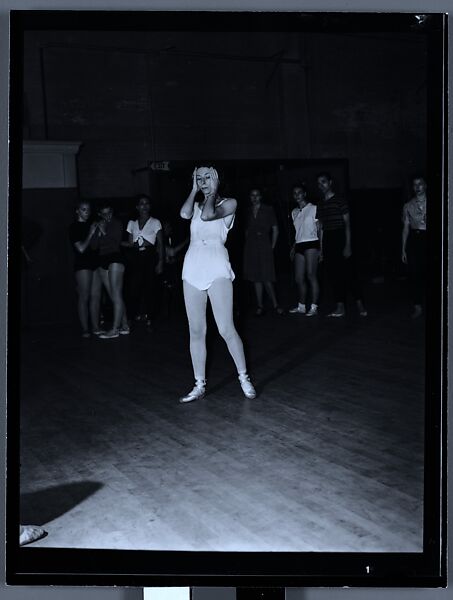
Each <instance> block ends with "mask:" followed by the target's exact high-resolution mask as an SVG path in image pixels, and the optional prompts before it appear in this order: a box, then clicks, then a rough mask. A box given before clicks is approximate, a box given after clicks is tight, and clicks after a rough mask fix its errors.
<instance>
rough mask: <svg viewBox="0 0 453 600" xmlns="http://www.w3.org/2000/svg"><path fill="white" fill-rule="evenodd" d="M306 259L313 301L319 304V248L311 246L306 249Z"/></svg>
mask: <svg viewBox="0 0 453 600" xmlns="http://www.w3.org/2000/svg"><path fill="white" fill-rule="evenodd" d="M305 261H306V269H307V279H308V281H309V283H310V288H311V301H312V303H313V304H316V305H317V304H318V301H319V282H318V264H319V250H316V249H315V248H309V249H308V250H305Z"/></svg>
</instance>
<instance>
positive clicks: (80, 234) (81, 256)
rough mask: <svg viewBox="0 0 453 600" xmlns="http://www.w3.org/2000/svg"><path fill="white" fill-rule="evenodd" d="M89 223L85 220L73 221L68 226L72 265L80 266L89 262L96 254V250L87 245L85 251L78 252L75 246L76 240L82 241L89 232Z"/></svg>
mask: <svg viewBox="0 0 453 600" xmlns="http://www.w3.org/2000/svg"><path fill="white" fill-rule="evenodd" d="M90 227H91V223H89V222H86V221H74V223H71V225H70V226H69V232H68V233H69V241H70V242H71V247H72V250H73V252H74V267H75V268H79V267H80V268H81V267H84V266H86V265H88V264H90V263H91V262H92V261H93V260H94V258H95V257H96V256H97V252H95V251H94V250H93V248H92V247H91V246H90V245H88V246H87V248H86V250H85V252H79V251H78V250H77V248H76V247H75V244H76V243H77V242H84V241H85V240H86V239H87V237H88V234H89V233H90Z"/></svg>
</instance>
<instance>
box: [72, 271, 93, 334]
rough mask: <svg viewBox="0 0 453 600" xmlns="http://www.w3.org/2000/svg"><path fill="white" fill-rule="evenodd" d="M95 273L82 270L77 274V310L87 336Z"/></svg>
mask: <svg viewBox="0 0 453 600" xmlns="http://www.w3.org/2000/svg"><path fill="white" fill-rule="evenodd" d="M92 277H93V272H92V271H90V270H89V269H82V270H80V271H76V272H75V278H76V282H77V295H78V301H77V309H78V313H79V319H80V324H81V325H82V330H83V332H84V333H85V334H88V332H89V327H88V302H89V298H90V289H91V279H92Z"/></svg>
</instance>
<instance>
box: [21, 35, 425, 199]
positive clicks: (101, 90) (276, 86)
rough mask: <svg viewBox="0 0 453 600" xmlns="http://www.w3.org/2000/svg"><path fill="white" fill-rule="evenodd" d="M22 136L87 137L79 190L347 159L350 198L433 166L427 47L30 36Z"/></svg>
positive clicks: (132, 188)
mask: <svg viewBox="0 0 453 600" xmlns="http://www.w3.org/2000/svg"><path fill="white" fill-rule="evenodd" d="M24 58H25V61H24V66H25V79H24V88H25V102H26V105H25V127H24V133H25V137H28V138H30V139H46V138H47V139H52V140H78V141H82V142H83V147H82V149H81V151H80V155H79V178H80V192H81V194H82V195H84V196H91V197H100V196H113V197H116V196H128V195H132V194H134V193H135V192H136V191H137V188H139V187H142V186H143V181H142V180H140V178H137V175H133V174H132V171H133V170H134V169H137V168H140V167H142V166H145V165H146V164H147V162H148V161H150V160H151V161H161V160H195V161H196V160H199V159H204V158H206V159H211V160H213V161H215V160H219V159H230V160H232V159H237V160H247V159H259V158H305V159H306V158H325V157H327V158H332V157H335V158H347V159H348V160H349V161H350V177H351V186H352V187H353V188H359V189H363V188H382V189H385V188H392V187H393V188H394V187H400V186H402V184H403V182H404V180H405V177H406V176H407V175H408V174H410V173H411V171H412V170H413V169H418V168H424V166H425V160H426V154H425V153H426V47H425V39H424V37H423V36H416V35H408V34H398V33H388V34H384V33H378V34H376V33H375V34H341V35H340V34H329V33H323V34H315V33H281V32H275V33H272V32H271V33H268V32H266V33H263V32H236V33H234V34H231V33H225V32H215V33H206V32H199V33H196V34H195V33H187V32H157V33H153V34H149V33H143V32H134V33H125V32H105V31H104V32H87V31H85V32H27V34H26V39H25V57H24Z"/></svg>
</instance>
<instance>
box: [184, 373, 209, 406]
mask: <svg viewBox="0 0 453 600" xmlns="http://www.w3.org/2000/svg"><path fill="white" fill-rule="evenodd" d="M205 394H206V379H198V380H196V381H195V386H194V388H193V389H192V390H191V391H190V392H189V393H188V394H186V395H185V396H182V397H181V398H180V399H179V402H180V404H186V403H187V402H193V401H194V400H201V399H202V398H204V396H205Z"/></svg>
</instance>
